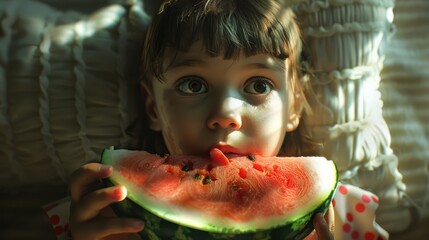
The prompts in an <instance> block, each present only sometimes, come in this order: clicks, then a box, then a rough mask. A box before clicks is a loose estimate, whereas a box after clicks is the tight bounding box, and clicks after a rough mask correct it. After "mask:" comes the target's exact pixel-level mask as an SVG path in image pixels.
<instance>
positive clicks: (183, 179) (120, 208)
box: [102, 149, 338, 239]
mask: <svg viewBox="0 0 429 240" xmlns="http://www.w3.org/2000/svg"><path fill="white" fill-rule="evenodd" d="M102 163H103V164H109V165H112V166H113V169H114V170H113V174H112V176H111V177H110V178H109V179H108V181H107V182H108V183H109V184H110V185H124V186H125V187H126V188H127V190H128V195H127V198H126V199H125V200H124V201H122V202H119V203H117V204H115V205H114V210H115V211H116V212H117V213H118V214H119V215H122V216H130V217H137V218H140V219H143V220H144V221H145V222H146V225H145V229H144V230H143V231H142V233H141V234H142V236H143V238H144V239H300V238H303V237H305V236H306V235H308V234H309V233H310V232H311V231H312V230H313V225H312V221H311V219H312V217H313V216H314V214H315V213H317V212H325V211H326V210H327V208H328V206H329V203H330V202H331V199H332V197H333V194H334V191H335V189H336V185H337V182H338V174H337V169H336V166H335V164H334V163H333V162H332V161H328V160H326V159H325V158H324V157H261V156H253V155H250V156H240V155H236V154H224V153H222V152H221V151H219V150H218V149H213V150H212V151H211V152H210V156H209V155H208V156H186V155H182V156H165V157H161V156H158V155H155V154H150V153H148V152H145V151H130V150H124V149H122V150H120V149H118V150H113V149H106V150H104V152H103V155H102Z"/></svg>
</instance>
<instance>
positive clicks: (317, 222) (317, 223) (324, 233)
mask: <svg viewBox="0 0 429 240" xmlns="http://www.w3.org/2000/svg"><path fill="white" fill-rule="evenodd" d="M313 225H314V228H315V229H316V233H317V237H318V239H319V240H330V239H334V237H333V235H332V233H331V231H329V226H328V223H327V222H326V221H325V218H324V217H323V216H322V214H321V213H317V214H316V216H314V220H313Z"/></svg>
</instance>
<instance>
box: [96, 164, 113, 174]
mask: <svg viewBox="0 0 429 240" xmlns="http://www.w3.org/2000/svg"><path fill="white" fill-rule="evenodd" d="M111 170H112V166H110V165H101V167H100V169H99V170H98V172H100V173H103V174H108V173H110V171H111Z"/></svg>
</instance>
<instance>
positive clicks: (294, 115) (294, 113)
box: [286, 93, 303, 132]
mask: <svg viewBox="0 0 429 240" xmlns="http://www.w3.org/2000/svg"><path fill="white" fill-rule="evenodd" d="M291 95H292V96H293V97H291V99H290V102H289V103H290V104H289V119H288V122H287V124H286V132H291V131H293V130H295V129H296V128H297V127H298V125H299V120H300V118H301V112H302V109H303V104H302V99H301V95H300V94H297V93H295V94H291Z"/></svg>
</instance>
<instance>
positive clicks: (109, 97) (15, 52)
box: [0, 1, 149, 189]
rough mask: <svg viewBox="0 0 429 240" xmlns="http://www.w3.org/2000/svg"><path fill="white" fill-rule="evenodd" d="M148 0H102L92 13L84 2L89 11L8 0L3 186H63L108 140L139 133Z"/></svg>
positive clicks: (0, 20)
mask: <svg viewBox="0 0 429 240" xmlns="http://www.w3.org/2000/svg"><path fill="white" fill-rule="evenodd" d="M50 2H51V4H57V3H59V2H58V1H50ZM96 2H98V3H100V1H96ZM116 2H118V1H116ZM141 4H142V3H141V2H139V1H134V2H131V3H123V4H122V3H111V4H110V3H106V1H104V6H103V7H100V8H98V9H97V11H94V12H91V13H88V14H86V13H84V12H87V11H90V10H91V8H88V7H87V6H86V5H85V4H80V5H79V6H82V8H83V10H82V11H80V9H74V10H73V11H70V10H69V11H61V10H58V9H56V8H53V7H51V6H49V5H47V4H45V3H40V2H35V1H2V4H1V6H0V26H1V28H0V159H1V160H0V172H1V173H2V174H0V188H1V189H7V188H13V187H16V186H20V187H22V186H31V185H41V184H64V183H66V182H67V181H68V177H69V175H70V173H71V172H72V171H74V170H75V169H76V168H77V167H78V166H80V165H82V164H83V163H85V162H88V161H91V160H96V159H97V158H98V157H99V154H100V151H101V150H102V149H103V148H105V147H108V146H111V145H116V146H118V145H122V146H123V145H127V144H128V143H129V142H130V141H131V140H132V137H131V136H130V135H129V134H127V132H126V129H127V127H128V126H129V125H130V124H131V123H132V122H133V121H134V120H135V118H136V112H137V111H136V108H137V107H138V102H139V97H138V89H139V87H138V85H139V83H138V82H139V79H138V64H139V54H140V52H141V45H142V36H143V30H144V28H145V26H146V24H147V22H148V21H149V17H148V15H146V14H145V13H144V12H143V11H142V10H141V9H142V8H140V7H139V5H141ZM90 6H91V7H94V5H90ZM12 179H13V181H11V180H12Z"/></svg>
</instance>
